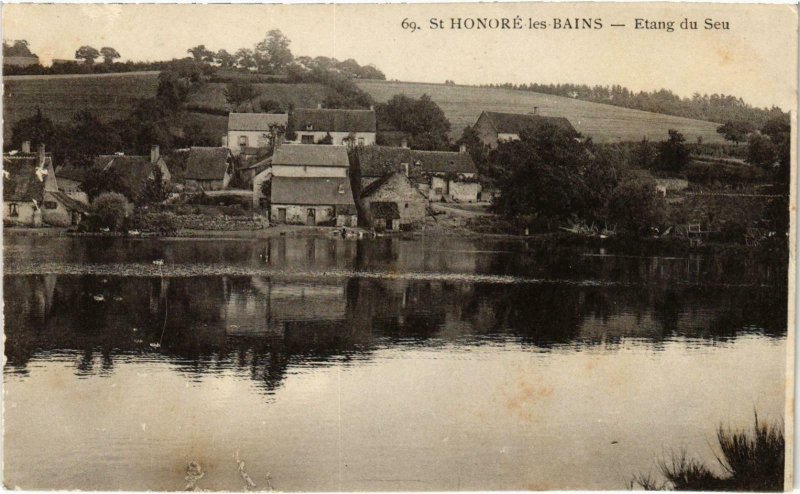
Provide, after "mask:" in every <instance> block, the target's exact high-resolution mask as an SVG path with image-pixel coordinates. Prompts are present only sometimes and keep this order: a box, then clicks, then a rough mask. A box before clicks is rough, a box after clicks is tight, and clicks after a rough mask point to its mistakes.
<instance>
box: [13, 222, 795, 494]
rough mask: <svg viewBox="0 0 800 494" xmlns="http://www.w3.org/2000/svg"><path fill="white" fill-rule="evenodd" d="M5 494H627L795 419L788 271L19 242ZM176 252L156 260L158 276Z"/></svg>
mask: <svg viewBox="0 0 800 494" xmlns="http://www.w3.org/2000/svg"><path fill="white" fill-rule="evenodd" d="M3 251H4V256H5V259H4V269H5V275H4V278H3V297H4V301H5V328H4V329H5V334H6V338H7V340H6V342H5V357H6V363H5V367H4V389H5V446H4V447H5V451H4V453H5V473H4V475H5V484H6V485H7V486H11V487H13V486H19V487H22V488H26V489H104V490H115V489H127V490H144V489H158V490H176V489H178V490H180V489H183V487H184V485H185V484H186V482H185V481H184V479H183V477H184V475H185V468H186V465H187V463H188V462H190V461H197V462H199V463H200V464H201V465H202V466H203V467H204V469H205V470H206V472H207V473H206V476H205V477H204V478H203V479H202V480H201V481H200V482H199V483H198V486H199V487H201V488H203V489H227V490H241V489H243V488H244V487H245V486H244V482H243V481H242V479H241V477H240V476H239V474H238V471H237V463H236V460H235V458H236V456H237V455H238V457H239V458H240V459H242V460H244V461H245V465H246V471H247V473H248V474H249V475H250V477H252V479H253V480H254V481H255V483H256V485H257V487H258V488H259V489H262V488H267V482H266V477H267V475H270V476H271V479H272V480H271V484H272V486H273V487H275V488H276V489H279V490H290V491H294V490H317V491H319V490H370V491H375V490H452V489H462V490H487V489H544V488H547V489H555V488H561V489H569V488H595V489H605V488H610V489H623V488H625V487H626V483H627V482H628V480H629V479H630V478H631V476H632V474H634V473H638V472H646V471H648V470H651V469H653V465H654V461H653V460H654V459H655V458H656V457H658V456H659V455H663V454H664V452H665V451H669V450H670V449H677V448H682V447H686V448H687V449H688V450H689V451H692V452H696V455H697V456H698V457H702V458H705V459H707V460H709V461H715V460H714V451H713V450H712V448H711V446H709V445H710V444H714V437H715V430H716V428H717V426H718V425H719V424H720V423H723V424H726V425H727V424H730V425H733V426H742V427H743V426H748V425H749V424H750V421H751V420H752V411H753V408H754V407H755V408H757V409H758V411H759V414H760V415H761V416H763V417H765V418H768V419H778V420H779V419H780V418H781V417H782V415H783V402H784V392H783V389H784V374H785V370H784V369H785V361H786V357H785V352H786V316H785V312H786V309H785V307H786V281H785V279H786V272H785V268H783V267H782V266H781V265H780V264H775V265H772V264H770V263H765V262H757V261H754V260H750V259H746V258H744V259H743V258H741V257H725V256H694V255H692V256H688V257H657V256H653V257H637V256H623V255H615V254H614V253H613V252H604V251H598V250H585V249H583V250H581V249H577V250H576V249H549V250H546V251H543V250H536V249H533V248H526V246H525V244H523V243H498V242H491V243H490V242H476V241H461V240H452V239H448V240H413V241H412V240H400V239H378V240H369V241H351V240H340V239H304V238H277V239H271V240H269V241H267V240H260V241H249V240H244V241H243V240H236V241H233V240H212V241H203V240H185V241H158V240H121V239H75V238H42V237H8V238H6V239H5V245H4V248H3ZM156 259H163V260H164V264H163V265H161V266H159V265H155V264H153V262H152V261H153V260H156Z"/></svg>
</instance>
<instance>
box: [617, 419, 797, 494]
mask: <svg viewBox="0 0 800 494" xmlns="http://www.w3.org/2000/svg"><path fill="white" fill-rule="evenodd" d="M754 418H755V420H754V427H753V429H752V430H744V431H738V430H732V429H730V428H724V427H722V426H720V428H719V429H717V442H718V443H719V449H720V454H719V455H717V454H716V453H715V456H716V457H717V461H718V462H719V464H720V466H721V467H722V470H723V472H724V474H723V475H719V474H717V473H715V472H714V471H712V470H711V469H710V468H709V467H708V466H707V465H705V464H704V463H702V462H701V461H698V460H696V459H694V458H691V457H689V456H688V455H687V452H686V450H681V451H680V452H673V453H672V454H671V455H670V456H669V458H667V459H661V460H659V461H658V462H657V466H658V471H659V472H660V473H661V476H662V477H663V479H659V478H654V477H653V476H652V475H651V474H649V473H648V474H646V475H645V474H638V475H634V477H633V479H632V480H631V482H630V488H632V489H633V488H636V487H639V488H642V489H644V490H676V491H760V492H775V491H782V490H783V468H784V454H785V447H786V445H785V440H784V434H783V424H782V423H778V424H766V423H759V421H758V414H757V413H756V414H754Z"/></svg>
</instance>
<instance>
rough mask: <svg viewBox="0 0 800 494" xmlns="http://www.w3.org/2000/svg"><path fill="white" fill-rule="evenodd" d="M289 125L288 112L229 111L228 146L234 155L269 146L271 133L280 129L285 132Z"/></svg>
mask: <svg viewBox="0 0 800 494" xmlns="http://www.w3.org/2000/svg"><path fill="white" fill-rule="evenodd" d="M288 125H289V115H288V114H286V113H229V114H228V134H227V139H226V142H227V147H228V149H230V150H231V152H232V153H233V155H234V156H238V155H239V154H241V153H244V152H246V151H250V150H252V149H253V148H265V147H268V146H269V145H270V142H269V141H270V135H271V133H273V132H277V131H279V130H280V129H283V131H282V132H285V131H286V128H287V127H288ZM282 132H281V134H282ZM279 138H282V135H281V136H280V137H279Z"/></svg>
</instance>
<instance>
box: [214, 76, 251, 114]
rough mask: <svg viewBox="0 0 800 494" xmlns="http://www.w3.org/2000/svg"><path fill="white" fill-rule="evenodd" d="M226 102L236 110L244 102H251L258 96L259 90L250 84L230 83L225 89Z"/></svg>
mask: <svg viewBox="0 0 800 494" xmlns="http://www.w3.org/2000/svg"><path fill="white" fill-rule="evenodd" d="M223 92H224V93H225V100H226V101H227V102H228V104H229V105H231V107H232V109H233V110H236V109H237V108H238V107H239V105H241V104H242V103H244V102H247V101H251V100H252V99H253V98H255V97H256V96H258V90H257V89H256V88H255V86H253V85H252V84H251V83H249V82H241V81H234V82H229V83H228V84H227V85H226V86H225V89H224V90H223Z"/></svg>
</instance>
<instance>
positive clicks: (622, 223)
mask: <svg viewBox="0 0 800 494" xmlns="http://www.w3.org/2000/svg"><path fill="white" fill-rule="evenodd" d="M655 189H656V187H655V181H654V180H653V179H652V178H643V177H635V178H633V177H631V178H629V179H627V180H625V181H623V182H621V183H620V184H619V185H617V186H616V187H615V188H614V189H613V190H612V191H611V194H610V196H609V198H608V206H607V209H606V221H607V222H608V223H610V224H612V225H614V226H616V227H617V228H618V229H620V230H622V231H623V232H625V233H628V234H633V235H636V234H643V235H646V234H649V233H651V232H652V229H653V228H656V227H659V226H660V225H661V224H662V222H663V220H664V216H663V212H664V210H665V204H664V198H663V197H659V196H658V195H656V193H655V192H656V190H655Z"/></svg>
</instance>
